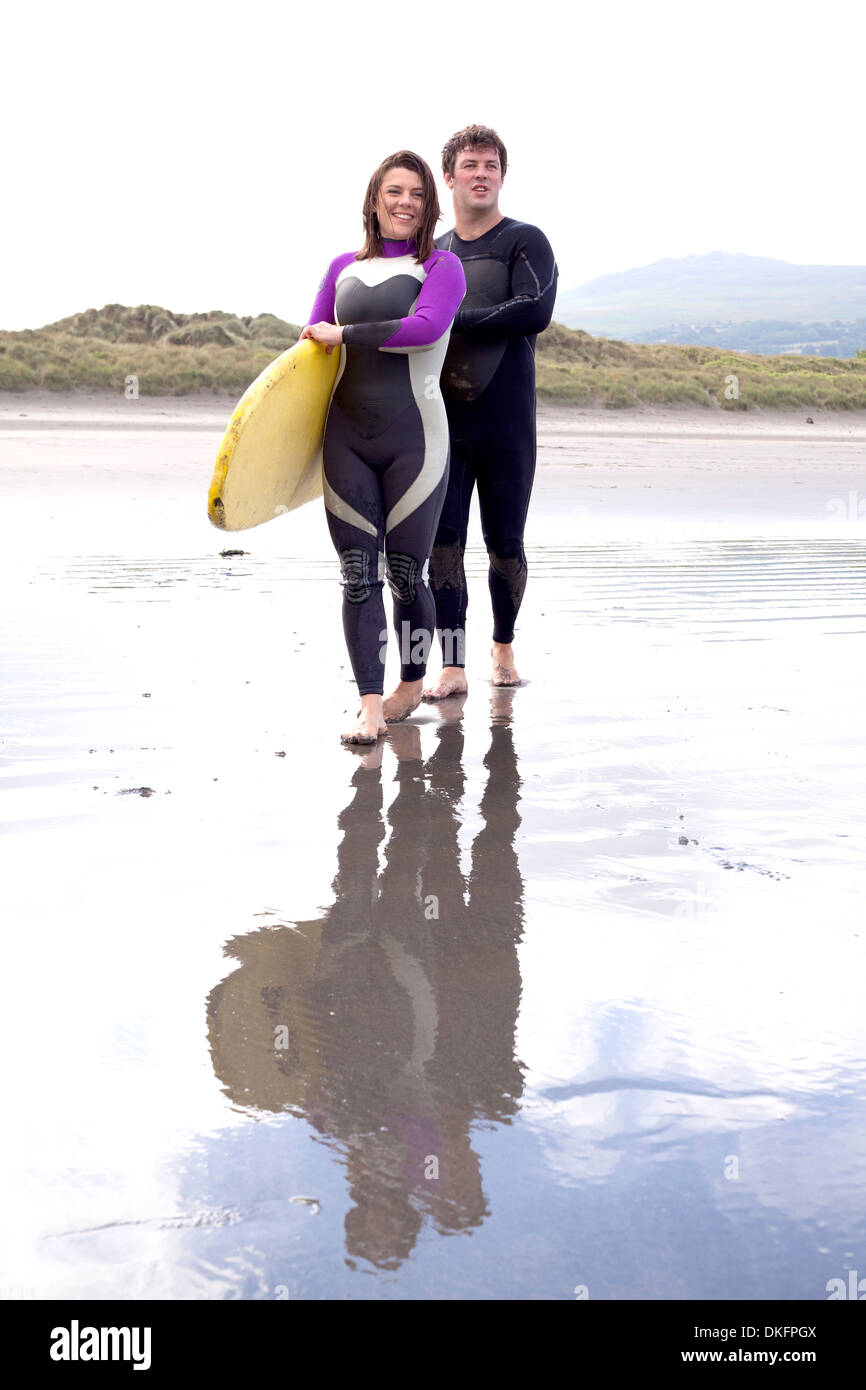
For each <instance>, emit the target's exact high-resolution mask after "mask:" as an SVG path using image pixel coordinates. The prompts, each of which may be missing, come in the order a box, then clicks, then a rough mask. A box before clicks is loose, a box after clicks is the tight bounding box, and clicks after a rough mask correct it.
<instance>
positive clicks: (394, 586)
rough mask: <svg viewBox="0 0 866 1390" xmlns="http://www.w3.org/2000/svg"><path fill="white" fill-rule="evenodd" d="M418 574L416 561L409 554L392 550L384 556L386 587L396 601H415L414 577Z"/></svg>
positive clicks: (406, 602)
mask: <svg viewBox="0 0 866 1390" xmlns="http://www.w3.org/2000/svg"><path fill="white" fill-rule="evenodd" d="M417 574H418V561H417V560H413V558H412V556H411V555H401V554H400V553H399V551H396V552H395V551H392V552H391V553H390V554H389V555H387V556H386V557H385V578H386V579H387V580H388V588H389V589H390V590H391V593H392V594H393V595H394V597H395V599H396V600H397V602H398V603H403V604H410V603H414V602H415V579H416V576H417Z"/></svg>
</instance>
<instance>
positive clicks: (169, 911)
mask: <svg viewBox="0 0 866 1390" xmlns="http://www.w3.org/2000/svg"><path fill="white" fill-rule="evenodd" d="M232 405H233V401H229V400H225V401H219V400H214V399H213V398H208V399H200V400H184V399H171V400H139V401H125V400H121V399H116V398H111V399H107V398H105V397H54V396H42V395H36V394H26V395H21V396H5V397H0V489H2V493H3V503H4V511H3V515H4V519H5V522H6V525H5V527H4V532H3V538H2V547H0V562H2V566H3V596H4V602H3V606H2V617H0V665H2V687H3V691H2V728H0V778H2V780H0V788H2V801H0V805H2V832H3V840H4V850H5V860H4V862H5V868H4V874H3V916H4V923H5V927H6V935H5V953H4V955H5V960H4V965H5V969H4V979H3V1000H2V1010H0V1016H2V1020H3V1027H4V1031H5V1035H6V1036H5V1042H4V1056H5V1057H6V1059H7V1066H6V1084H5V1093H4V1108H5V1121H6V1131H7V1136H8V1137H7V1143H6V1145H5V1146H4V1154H3V1163H4V1167H5V1169H6V1171H5V1175H4V1181H5V1191H6V1193H7V1202H6V1203H5V1211H4V1220H5V1224H6V1227H7V1230H6V1234H5V1239H4V1242H3V1248H4V1257H3V1267H2V1269H0V1292H2V1295H3V1296H4V1297H7V1298H16V1297H39V1298H61V1297H72V1296H75V1297H93V1298H105V1297H120V1298H129V1299H132V1298H144V1297H152V1298H208V1299H224V1298H245V1299H274V1298H276V1299H282V1298H290V1299H312V1298H315V1299H318V1298H331V1297H336V1298H344V1297H346V1298H358V1299H408V1298H424V1299H453V1298H482V1299H510V1298H546V1299H573V1298H575V1297H576V1296H577V1297H583V1296H589V1297H590V1298H592V1299H641V1298H648V1299H687V1298H697V1299H712V1298H721V1299H733V1298H743V1299H793V1298H803V1299H824V1298H826V1297H827V1292H826V1288H827V1283H828V1281H829V1280H831V1279H834V1278H841V1279H847V1277H848V1272H849V1271H852V1270H859V1271H860V1273H861V1275H866V1176H864V1174H866V1127H864V1124H863V1106H864V1099H866V1061H864V1058H866V1024H864V1019H863V1005H862V994H863V986H862V982H863V979H864V964H866V959H864V958H866V923H864V910H863V900H864V889H866V881H864V880H866V873H864V861H863V831H864V810H863V796H862V782H863V761H864V751H866V712H864V701H863V696H862V675H861V673H862V670H863V665H864V634H866V597H864V574H866V418H864V417H863V416H853V415H837V416H830V417H828V416H822V415H815V416H814V424H813V425H807V424H806V422H805V415H804V414H801V413H798V414H796V415H790V416H789V415H783V414H777V415H772V416H771V415H768V414H764V415H759V414H753V413H751V412H749V413H743V414H737V415H728V414H724V413H722V412H710V411H694V412H691V411H689V412H683V411H667V410H665V411H662V410H659V411H645V412H643V411H642V412H629V413H627V414H621V415H620V414H616V413H614V412H595V413H593V412H588V411H581V410H565V409H553V408H549V407H543V408H542V409H541V410H540V414H539V440H540V453H539V461H540V466H539V473H538V480H537V484H536V492H535V497H534V503H533V508H532V511H531V513H530V525H529V529H528V534H527V549H528V552H529V561H530V583H529V588H528V591H527V598H526V602H525V605H524V609H523V611H522V613H521V622H520V628H519V631H518V638H517V646H516V649H517V652H518V656H519V661H520V666H521V669H522V670H524V671H525V674H526V675H527V676H528V677H529V681H528V683H527V684H526V685H525V686H524V687H523V688H521V689H520V690H517V691H514V692H498V693H497V692H494V691H492V690H491V687H490V686H489V685H488V684H487V683H486V681H487V677H488V675H489V671H488V658H487V649H488V646H489V642H488V634H487V627H488V605H487V598H486V579H485V573H486V556H484V554H483V551H482V549H481V546H480V535H479V533H478V529H477V521H476V522H475V530H474V531H473V533H472V536H471V539H472V541H473V546H472V549H471V551H470V554H469V556H468V560H469V565H468V568H469V571H470V574H471V576H472V580H471V582H472V585H473V591H472V597H473V602H472V606H471V608H470V624H469V633H468V653H469V658H468V668H469V678H470V695H469V699H468V701H467V702H466V704H465V707H464V709H463V711H462V718H461V717H460V710H459V709H455V708H445V707H443V708H441V709H440V708H437V707H424V708H422V709H421V710H420V711H419V712H418V714H417V715H416V716H414V717H413V718H412V719H411V720H410V721H409V722H408V723H407V724H406V725H403V726H399V727H394V728H393V729H392V731H391V733H390V735H389V737H388V739H387V740H386V741H384V746H383V747H381V748H380V749H379V750H378V752H377V753H373V754H370V753H367V754H366V755H364V756H361V755H359V754H358V753H356V752H351V751H348V750H346V749H344V748H342V747H341V746H340V744H339V740H338V733H339V730H340V728H341V727H342V726H343V722H344V719H345V715H346V713H347V712H349V711H350V710H353V709H354V707H355V698H354V694H353V686H352V684H351V681H350V678H349V671H348V663H347V659H346V655H345V651H344V648H343V642H342V633H341V628H340V619H339V601H340V600H339V588H338V584H337V567H336V563H335V560H334V557H333V554H332V552H331V548H330V542H329V540H328V536H327V530H326V526H325V522H324V517H323V513H322V510H321V507H320V506H319V505H318V504H314V505H312V506H310V507H307V508H305V509H303V510H302V511H299V512H296V513H293V514H291V515H289V516H286V517H281V518H279V519H278V520H276V521H274V522H273V523H271V524H269V525H268V526H265V527H262V528H259V529H257V530H255V531H252V532H247V533H240V534H236V535H230V534H226V533H221V532H217V531H215V530H214V529H213V528H212V527H211V526H210V525H209V523H208V521H207V516H206V492H207V485H208V482H209V478H210V472H211V468H212V465H213V460H214V458H215V455H216V450H217V446H218V443H219V440H220V436H221V434H222V431H223V429H224V427H225V424H226V422H227V418H228V415H229V413H230V410H231V407H232ZM227 548H232V549H239V550H242V551H244V552H245V553H244V554H242V555H239V556H234V557H225V558H224V557H221V556H220V551H221V550H223V549H227Z"/></svg>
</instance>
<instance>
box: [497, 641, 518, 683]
mask: <svg viewBox="0 0 866 1390" xmlns="http://www.w3.org/2000/svg"><path fill="white" fill-rule="evenodd" d="M490 655H491V656H492V657H493V675H492V676H491V678H490V679H491V684H492V685H520V676H519V675H518V674H517V667H516V666H515V665H514V650H513V648H512V646H511V643H510V642H494V643H493V646H492V647H491V648H490Z"/></svg>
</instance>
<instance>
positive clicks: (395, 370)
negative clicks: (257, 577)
mask: <svg viewBox="0 0 866 1390" xmlns="http://www.w3.org/2000/svg"><path fill="white" fill-rule="evenodd" d="M464 290H465V279H464V275H463V271H462V269H461V266H460V262H459V261H458V260H457V259H456V258H455V257H454V256H451V255H449V254H448V252H442V251H440V250H434V251H433V253H432V255H431V256H429V257H428V258H427V260H426V261H424V263H423V264H419V263H418V262H417V261H416V259H415V244H414V242H402V241H385V242H384V243H383V255H382V256H380V257H376V258H373V259H371V260H364V261H358V260H356V259H355V255H354V253H353V252H346V253H344V254H343V255H342V256H337V257H336V259H335V260H333V261H332V262H331V265H330V267H329V269H328V272H327V274H326V275H325V278H324V280H323V281H322V284H321V286H320V288H319V293H318V295H317V297H316V301H315V304H314V305H313V310H312V313H311V315H310V322H311V323H316V322H320V321H326V322H328V323H334V322H336V323H339V324H342V325H344V328H343V343H344V344H345V346H344V347H343V350H342V357H341V362H340V371H339V375H338V377H337V382H336V385H335V387H334V392H333V395H332V397H331V404H330V408H329V411H328V420H327V424H326V426H325V438H324V447H323V454H324V491H325V507H326V509H327V517H328V527H329V530H330V532H331V539H332V540H333V542H334V545H335V547H336V549H337V552H338V554H339V557H340V567H341V570H342V577H343V630H344V632H345V635H346V644H347V646H348V649H349V657H350V660H351V662H352V669H353V671H354V674H355V679H356V681H357V683H358V692H359V694H361V695H371V694H382V692H383V679H384V672H385V644H386V642H387V629H386V627H385V610H384V605H383V602H382V584H383V581H384V580H385V579H387V581H388V586H389V588H390V590H391V593H392V595H393V598H394V626H395V629H396V632H397V639H398V643H399V647H400V676H401V679H402V680H404V681H414V680H420V679H422V677H423V676H424V674H425V671H426V661H427V655H428V653H429V650H430V647H431V645H432V642H433V633H434V630H435V625H436V612H435V605H434V601H433V595H432V593H431V591H430V587H429V584H428V576H427V570H428V559H429V556H430V551H431V548H432V545H433V539H434V536H435V534H436V524H437V520H438V517H439V511H440V508H441V505H442V499H443V497H444V494H445V486H446V482H447V477H448V422H447V419H446V415H445V407H444V405H443V402H442V395H441V391H440V388H439V377H440V372H441V369H442V363H443V359H444V357H445V349H446V347H447V344H448V334H449V331H450V329H451V322H452V320H453V317H454V312H455V310H456V308H457V305H458V304H459V303H460V300H461V299H462V297H463V293H464Z"/></svg>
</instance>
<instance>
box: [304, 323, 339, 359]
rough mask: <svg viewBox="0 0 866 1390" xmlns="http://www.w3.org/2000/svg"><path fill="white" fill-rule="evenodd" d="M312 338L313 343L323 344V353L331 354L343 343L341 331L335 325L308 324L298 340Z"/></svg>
mask: <svg viewBox="0 0 866 1390" xmlns="http://www.w3.org/2000/svg"><path fill="white" fill-rule="evenodd" d="M304 338H312V339H313V341H314V342H317V343H324V344H325V351H326V352H327V353H332V352H333V351H334V348H335V347H339V346H340V344H341V343H342V341H343V330H342V328H340V327H338V325H337V324H335V323H308V324H307V326H306V328H305V329H304V331H303V332H302V334H301V337H300V338H299V339H298V341H299V342H300V341H301V340H302V339H304Z"/></svg>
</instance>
